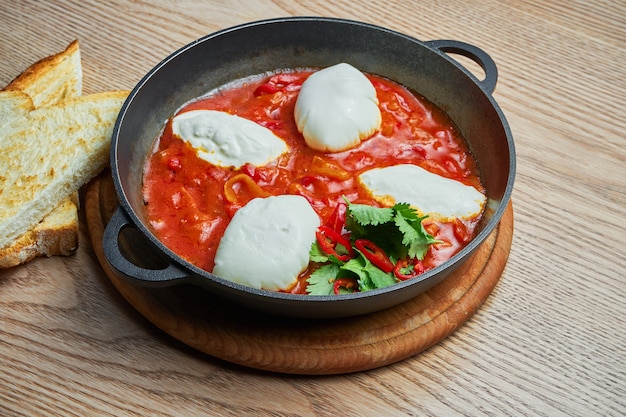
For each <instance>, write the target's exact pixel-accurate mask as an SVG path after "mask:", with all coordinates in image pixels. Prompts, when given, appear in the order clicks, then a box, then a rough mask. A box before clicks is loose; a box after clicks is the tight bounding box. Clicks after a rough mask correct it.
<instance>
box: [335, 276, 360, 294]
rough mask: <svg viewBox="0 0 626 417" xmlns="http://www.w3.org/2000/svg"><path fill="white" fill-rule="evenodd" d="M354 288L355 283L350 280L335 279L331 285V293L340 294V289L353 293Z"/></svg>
mask: <svg viewBox="0 0 626 417" xmlns="http://www.w3.org/2000/svg"><path fill="white" fill-rule="evenodd" d="M356 287H357V283H356V281H355V280H353V279H352V278H337V279H336V280H335V282H334V283H333V291H334V293H335V294H340V293H341V289H342V288H345V289H346V290H348V291H350V292H354V291H356Z"/></svg>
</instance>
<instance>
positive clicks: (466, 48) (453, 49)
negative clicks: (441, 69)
mask: <svg viewBox="0 0 626 417" xmlns="http://www.w3.org/2000/svg"><path fill="white" fill-rule="evenodd" d="M425 44H426V45H428V46H430V47H431V48H434V49H438V50H440V51H441V52H445V53H452V54H459V55H462V56H464V57H467V58H469V59H471V60H472V61H474V62H476V63H477V64H478V65H480V67H481V68H482V69H483V71H484V72H485V78H484V79H483V80H482V81H478V83H479V84H480V85H481V86H482V87H483V88H484V89H485V90H486V91H487V92H488V93H489V94H492V93H493V92H494V91H495V89H496V83H497V82H498V67H496V63H495V62H494V60H493V59H492V58H491V57H490V56H489V54H487V53H486V52H485V51H483V50H482V49H480V48H479V47H477V46H474V45H472V44H469V43H465V42H460V41H455V40H449V39H438V40H433V41H427V42H425Z"/></svg>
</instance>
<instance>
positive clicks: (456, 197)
mask: <svg viewBox="0 0 626 417" xmlns="http://www.w3.org/2000/svg"><path fill="white" fill-rule="evenodd" d="M359 181H360V182H361V183H362V184H363V185H364V186H365V187H366V188H367V189H368V190H369V191H370V192H371V193H372V195H373V196H374V198H375V199H376V200H377V201H379V202H381V203H382V204H384V205H387V206H390V205H393V204H395V203H408V204H410V205H411V206H412V207H414V208H415V209H417V210H418V211H419V212H420V214H422V215H425V214H427V215H429V216H431V217H433V218H436V219H442V220H445V219H450V218H472V217H475V216H477V215H478V214H480V212H481V211H482V209H483V207H484V205H485V201H486V198H485V196H484V195H483V194H482V193H481V192H480V191H478V190H477V189H476V188H474V187H472V186H469V185H465V184H463V183H461V182H459V181H455V180H452V179H449V178H445V177H442V176H440V175H437V174H433V173H432V172H429V171H427V170H425V169H423V168H421V167H419V166H417V165H410V164H401V165H394V166H390V167H386V168H374V169H370V170H369V171H365V172H363V173H362V174H361V175H359Z"/></svg>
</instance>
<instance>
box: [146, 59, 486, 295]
mask: <svg viewBox="0 0 626 417" xmlns="http://www.w3.org/2000/svg"><path fill="white" fill-rule="evenodd" d="M143 193H144V201H145V209H146V213H147V217H148V219H149V223H150V226H151V228H152V229H153V233H154V234H155V235H156V236H157V237H158V238H159V239H160V240H161V241H162V242H163V243H164V244H165V245H166V246H168V247H169V248H170V249H171V250H173V251H174V252H175V253H177V254H178V255H180V256H181V257H182V258H184V259H185V260H187V261H188V262H190V263H192V264H194V265H196V266H198V267H199V268H202V269H204V270H206V271H208V272H212V273H213V274H215V275H217V276H220V277H222V278H224V279H227V280H231V281H234V282H238V283H241V284H243V285H247V286H251V287H255V288H263V289H267V290H274V291H285V292H293V293H302V294H339V293H345V292H353V291H366V290H368V289H372V288H377V287H381V286H386V285H391V284H393V283H396V282H399V281H401V280H405V279H411V278H413V277H415V276H419V275H420V274H421V273H423V272H424V271H427V270H429V269H432V268H434V267H435V266H437V265H439V264H441V263H442V262H444V261H446V260H447V259H449V258H450V257H452V256H453V255H454V254H455V253H457V252H458V251H459V250H460V249H461V248H463V247H464V246H465V245H466V244H467V243H468V242H469V241H470V240H471V239H472V237H473V236H474V235H475V233H476V232H475V230H476V226H477V224H478V222H479V221H480V219H481V217H482V213H483V211H484V208H485V204H486V197H485V193H484V187H483V186H482V184H481V182H480V176H479V170H478V166H477V163H476V160H475V159H474V157H473V156H472V154H471V152H470V150H469V149H468V146H467V144H466V142H465V140H464V138H463V137H462V135H461V133H460V132H459V131H458V129H457V128H456V127H455V125H454V123H453V122H452V121H451V120H450V119H449V118H448V116H447V115H446V114H445V113H444V112H443V111H442V110H440V109H438V108H437V107H436V106H434V105H433V104H432V103H430V102H429V101H427V100H426V99H424V98H423V97H421V96H420V95H419V94H417V93H415V92H412V91H410V90H409V89H407V88H405V87H404V86H402V85H400V84H398V83H396V82H393V81H391V80H389V79H386V78H384V77H381V76H378V75H375V74H370V73H364V72H361V71H360V70H358V69H356V68H354V67H353V66H351V65H349V64H347V63H340V64H337V65H334V66H331V67H327V68H323V69H316V68H298V69H282V70H276V71H273V72H271V73H265V74H260V75H255V76H251V77H246V78H244V79H240V80H236V81H233V82H232V83H229V84H227V85H224V86H222V87H220V88H217V89H215V90H212V91H210V92H208V93H207V94H206V95H204V96H202V97H198V98H197V99H194V100H192V101H190V102H188V103H185V104H184V105H183V106H182V107H181V108H180V109H179V110H178V111H177V112H176V114H174V115H173V116H172V117H171V118H170V119H169V120H167V122H166V123H165V125H164V127H163V129H162V132H161V133H160V135H159V137H158V138H157V139H156V141H155V145H154V148H153V152H152V153H151V154H150V155H149V156H148V158H147V160H146V163H145V169H144V177H143Z"/></svg>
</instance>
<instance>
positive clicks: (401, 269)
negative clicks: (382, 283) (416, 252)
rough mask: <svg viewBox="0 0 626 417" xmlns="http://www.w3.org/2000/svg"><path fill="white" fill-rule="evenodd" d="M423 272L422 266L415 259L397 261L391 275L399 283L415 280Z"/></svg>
mask: <svg viewBox="0 0 626 417" xmlns="http://www.w3.org/2000/svg"><path fill="white" fill-rule="evenodd" d="M423 272H424V264H423V263H422V261H420V260H419V259H417V258H407V259H399V260H398V262H396V266H395V267H394V268H393V274H394V275H395V276H396V278H398V279H399V280H400V281H406V280H407V279H411V278H415V277H416V276H418V275H420V274H421V273H423Z"/></svg>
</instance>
